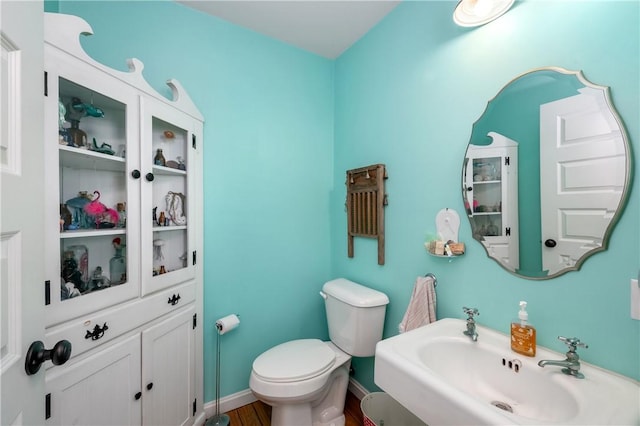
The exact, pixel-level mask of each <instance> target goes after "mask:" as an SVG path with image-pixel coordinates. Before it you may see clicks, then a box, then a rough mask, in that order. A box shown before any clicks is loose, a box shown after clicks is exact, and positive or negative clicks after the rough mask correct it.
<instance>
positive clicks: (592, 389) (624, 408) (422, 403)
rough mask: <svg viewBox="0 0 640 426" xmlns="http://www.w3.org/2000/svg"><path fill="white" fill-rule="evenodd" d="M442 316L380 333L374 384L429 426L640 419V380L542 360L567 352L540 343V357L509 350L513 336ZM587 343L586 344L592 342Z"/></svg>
mask: <svg viewBox="0 0 640 426" xmlns="http://www.w3.org/2000/svg"><path fill="white" fill-rule="evenodd" d="M464 330H466V322H465V321H464V320H459V319H442V320H440V321H436V322H435V323H433V324H430V325H428V326H424V327H421V328H419V329H416V330H412V331H409V332H407V333H404V334H400V335H398V336H394V337H391V338H389V339H385V340H382V341H380V342H379V343H378V345H377V347H376V358H375V383H376V384H377V385H378V386H380V388H382V389H383V390H384V391H386V392H387V393H388V394H389V395H390V396H392V397H393V398H394V399H396V400H397V401H398V402H400V403H401V404H402V405H404V406H405V407H406V408H408V409H409V410H410V411H412V412H413V413H414V414H415V415H416V416H418V417H419V418H420V419H421V420H423V421H424V422H426V423H427V424H429V425H430V426H436V425H534V424H535V425H551V424H558V425H607V424H608V425H640V383H638V382H637V381H635V380H632V379H630V378H628V377H624V376H621V375H619V374H616V373H614V372H611V371H608V370H604V369H602V368H599V367H596V366H594V365H590V364H588V363H581V369H580V371H581V372H582V373H583V374H584V375H585V378H584V379H578V378H575V377H572V376H569V375H566V374H563V373H562V372H561V368H560V367H555V366H546V367H544V368H542V367H539V366H538V361H540V360H542V359H553V360H562V359H564V358H565V356H564V354H562V353H558V352H554V351H551V350H549V349H546V348H544V347H541V346H538V349H537V354H536V356H535V357H533V358H532V357H526V356H522V355H520V354H517V353H515V352H513V351H511V348H510V342H509V337H508V336H506V335H504V334H502V333H499V332H497V331H495V330H491V329H489V328H486V327H482V326H477V331H478V335H479V337H478V341H477V342H473V341H471V339H470V338H469V337H467V336H465V335H463V334H462V332H463V331H464ZM587 350H588V349H587Z"/></svg>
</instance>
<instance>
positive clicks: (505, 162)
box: [504, 157, 510, 166]
mask: <svg viewBox="0 0 640 426" xmlns="http://www.w3.org/2000/svg"><path fill="white" fill-rule="evenodd" d="M509 161H510V159H509V157H504V165H505V166H508V165H509Z"/></svg>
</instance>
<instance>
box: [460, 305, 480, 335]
mask: <svg viewBox="0 0 640 426" xmlns="http://www.w3.org/2000/svg"><path fill="white" fill-rule="evenodd" d="M462 310H463V311H464V313H465V314H467V329H466V330H465V331H463V332H462V334H464V335H465V336H469V338H470V339H471V340H473V341H474V342H477V341H478V332H477V331H476V320H475V319H474V315H480V312H478V310H477V309H476V308H467V307H466V306H464V307H463V308H462Z"/></svg>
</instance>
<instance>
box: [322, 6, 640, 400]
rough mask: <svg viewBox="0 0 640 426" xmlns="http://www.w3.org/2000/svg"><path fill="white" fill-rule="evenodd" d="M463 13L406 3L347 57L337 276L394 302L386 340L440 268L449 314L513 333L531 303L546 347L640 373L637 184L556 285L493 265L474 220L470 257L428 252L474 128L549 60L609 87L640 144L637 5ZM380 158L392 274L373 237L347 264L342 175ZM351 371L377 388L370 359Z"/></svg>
mask: <svg viewBox="0 0 640 426" xmlns="http://www.w3.org/2000/svg"><path fill="white" fill-rule="evenodd" d="M454 5H455V3H454V2H453V3H452V2H441V1H424V2H405V3H403V4H401V5H400V6H399V7H397V8H396V9H395V10H394V11H393V12H392V13H391V14H390V15H389V16H388V17H387V18H386V19H384V20H383V21H382V22H381V23H380V24H379V25H378V26H376V27H375V28H374V29H373V30H372V31H370V32H369V33H368V34H367V35H366V37H365V38H364V39H362V40H361V41H360V42H359V43H357V44H356V45H355V46H354V47H352V48H351V49H350V50H349V51H347V52H346V53H345V54H343V55H342V56H341V57H340V58H338V60H337V61H336V70H335V76H336V77H335V80H336V82H335V105H336V106H335V108H336V111H335V129H336V130H335V134H336V139H335V144H334V172H333V173H334V181H335V182H336V185H335V186H334V189H333V194H332V206H333V208H332V209H331V232H332V250H331V253H332V268H333V274H334V275H336V276H346V277H349V278H351V279H353V280H355V281H361V282H363V283H367V284H369V285H371V286H373V287H375V288H377V289H379V290H382V291H384V292H386V293H387V294H388V295H389V298H390V300H391V303H390V305H389V307H388V310H387V320H386V329H385V336H392V335H395V334H396V333H397V326H398V323H399V322H400V321H401V319H402V315H403V314H404V311H405V309H406V307H407V303H408V301H409V297H410V295H411V291H412V288H413V284H414V282H415V279H416V277H417V276H418V275H424V274H425V273H427V272H433V273H435V274H436V276H437V277H438V288H437V294H438V310H437V314H438V317H439V318H442V317H457V318H462V317H463V314H462V306H465V305H466V306H475V307H477V308H478V309H479V310H480V313H481V315H480V317H479V318H478V320H479V322H480V323H481V324H484V325H488V326H490V327H492V328H495V329H497V330H500V331H502V332H505V333H507V332H508V330H509V323H510V322H511V320H512V319H513V318H515V317H516V314H517V311H518V301H519V300H526V301H528V302H529V305H528V310H529V318H530V319H531V321H532V323H533V324H534V325H535V326H537V330H538V340H539V344H541V345H544V346H547V347H549V348H551V349H554V350H557V351H560V352H564V351H565V348H564V345H563V344H562V343H560V342H558V341H557V340H556V337H557V336H558V335H564V336H577V337H579V338H581V339H582V340H583V341H585V342H587V343H588V344H589V348H588V349H586V350H582V351H581V354H580V355H581V357H582V358H583V359H584V360H585V361H587V362H592V363H596V364H599V365H601V366H604V367H605V368H608V369H612V370H615V371H617V372H620V373H623V374H626V375H629V376H632V377H635V378H640V321H634V320H632V319H631V318H630V313H629V309H630V308H629V305H630V303H629V297H630V296H629V294H630V289H629V280H630V279H631V278H637V276H638V260H639V236H640V231H639V223H640V216H639V211H638V207H639V200H638V191H637V188H638V177H637V176H636V177H635V178H634V179H633V189H634V190H633V192H632V193H631V196H630V198H629V200H628V205H627V207H626V209H625V212H624V214H623V215H622V217H621V219H620V221H619V222H618V226H617V228H616V229H615V231H614V232H613V235H612V237H611V240H610V249H609V250H607V251H606V252H602V253H599V254H597V255H595V256H594V257H592V258H591V259H589V260H587V261H586V263H585V264H584V266H583V267H582V269H581V270H580V271H579V272H572V273H568V274H565V275H564V276H561V277H559V278H556V279H553V280H548V281H531V280H526V279H521V278H518V277H516V276H514V275H512V274H510V273H508V272H506V271H505V270H503V269H501V268H500V267H499V266H498V265H497V264H496V263H495V262H493V261H491V260H489V259H487V257H486V254H485V251H484V249H483V248H482V246H481V245H480V243H478V242H476V241H474V240H472V238H471V228H470V225H469V223H468V221H466V220H465V219H464V217H462V224H461V227H460V239H461V240H462V241H464V242H465V243H466V245H467V253H466V254H465V255H464V256H463V257H460V258H457V259H455V260H453V261H452V262H450V263H449V262H448V261H447V260H446V259H440V258H435V257H431V256H429V255H428V254H427V253H426V251H425V249H424V247H423V243H424V241H425V235H426V234H428V233H434V231H435V216H436V214H437V213H438V211H439V210H440V209H442V208H445V207H450V208H454V209H456V210H457V211H458V213H460V214H461V215H462V214H463V213H464V206H463V202H462V197H461V195H460V182H461V181H460V175H461V169H462V162H463V158H464V155H465V150H466V147H467V143H468V141H469V139H470V136H471V131H472V124H473V123H474V122H475V121H476V120H478V118H479V117H480V116H481V115H482V113H483V112H484V109H485V107H486V105H487V101H488V100H490V99H491V98H493V97H494V96H495V95H496V94H497V93H498V91H499V90H500V89H501V88H502V87H503V86H504V85H505V84H507V83H508V82H509V81H511V80H512V79H513V78H514V77H516V76H518V75H521V74H523V73H525V72H527V71H529V70H531V69H533V68H539V67H543V66H552V65H553V66H559V67H563V68H567V69H570V70H583V71H584V74H585V76H586V78H587V79H590V80H591V81H593V82H595V83H598V84H602V85H608V86H610V87H611V95H612V98H613V101H614V102H615V104H616V106H617V107H618V110H619V113H620V115H621V116H622V119H623V120H624V122H625V123H626V125H627V130H628V133H629V136H630V141H631V144H632V145H633V147H637V146H638V145H637V144H638V143H639V141H640V129H639V122H638V117H640V109H639V102H640V96H639V95H640V90H639V87H638V85H639V78H638V77H639V76H640V67H639V52H640V46H639V40H640V34H639V29H638V28H639V17H640V13H639V12H640V3H638V2H637V1H633V2H630V1H629V2H612V1H585V2H578V3H576V2H541V1H522V2H517V3H516V5H515V6H514V8H513V9H512V10H511V11H510V12H508V13H507V14H506V15H504V16H503V17H501V18H500V19H498V20H496V21H494V22H492V23H490V24H488V25H485V26H483V27H480V28H476V29H465V28H461V27H458V26H456V25H455V24H454V23H453V22H452V20H451V13H452V10H453V7H454ZM578 5H579V6H578ZM585 23H588V24H585ZM634 160H635V161H636V162H638V161H639V158H638V154H637V149H636V150H634ZM524 161H527V159H526V158H522V157H521V158H520V164H522V162H524ZM379 162H380V163H385V164H386V165H387V169H388V173H389V179H388V180H387V192H388V198H389V205H388V206H387V207H386V210H385V215H386V216H385V219H386V264H385V265H384V266H378V265H377V264H376V258H377V257H376V244H375V241H373V240H365V239H356V244H355V257H354V258H353V259H349V258H347V252H346V250H347V244H346V238H345V228H346V217H345V215H344V209H343V204H344V196H345V189H344V188H343V186H342V185H340V183H341V182H342V181H344V173H345V170H347V169H350V168H354V167H358V166H363V165H366V164H371V163H379ZM521 226H526V224H521ZM480 339H482V336H480ZM354 365H355V367H356V372H357V379H358V380H359V381H360V382H361V383H362V384H363V385H365V386H366V387H368V388H369V389H374V386H373V378H372V373H371V366H372V360H371V359H356V360H355V362H354Z"/></svg>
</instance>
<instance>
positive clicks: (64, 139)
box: [58, 98, 72, 145]
mask: <svg viewBox="0 0 640 426" xmlns="http://www.w3.org/2000/svg"><path fill="white" fill-rule="evenodd" d="M65 115H67V109H66V108H65V107H64V104H63V103H62V100H61V99H60V98H58V143H59V144H60V145H69V144H71V143H72V142H71V137H70V136H69V132H67V129H66V128H65V127H64V123H66V122H67V120H66V119H65V118H64V117H65Z"/></svg>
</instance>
